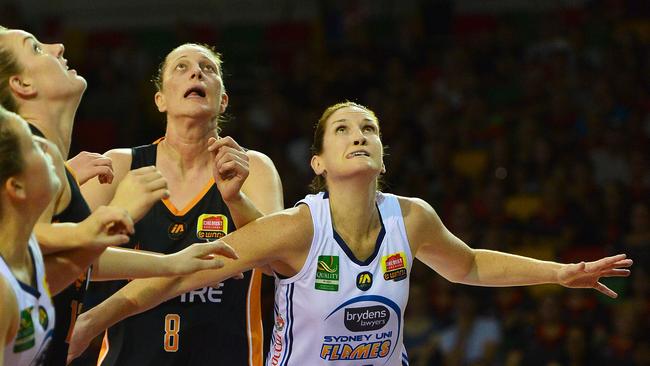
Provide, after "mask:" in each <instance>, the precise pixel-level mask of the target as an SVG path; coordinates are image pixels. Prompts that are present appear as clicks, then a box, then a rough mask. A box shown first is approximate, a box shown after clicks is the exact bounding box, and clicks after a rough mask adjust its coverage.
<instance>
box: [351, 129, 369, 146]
mask: <svg viewBox="0 0 650 366" xmlns="http://www.w3.org/2000/svg"><path fill="white" fill-rule="evenodd" d="M367 143H368V138H366V135H364V134H363V132H362V131H361V130H359V133H357V134H356V136H354V145H361V146H365V145H366V144H367Z"/></svg>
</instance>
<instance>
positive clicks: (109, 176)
mask: <svg viewBox="0 0 650 366" xmlns="http://www.w3.org/2000/svg"><path fill="white" fill-rule="evenodd" d="M93 176H97V179H99V183H101V184H106V183H108V184H110V183H112V182H113V176H114V175H113V169H112V168H111V167H108V166H97V167H95V169H94V172H93Z"/></svg>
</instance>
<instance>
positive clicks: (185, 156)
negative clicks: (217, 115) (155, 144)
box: [161, 118, 217, 171]
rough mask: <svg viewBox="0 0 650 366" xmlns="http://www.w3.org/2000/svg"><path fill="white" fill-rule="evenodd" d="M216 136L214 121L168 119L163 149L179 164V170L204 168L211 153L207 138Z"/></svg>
mask: <svg viewBox="0 0 650 366" xmlns="http://www.w3.org/2000/svg"><path fill="white" fill-rule="evenodd" d="M210 137H217V124H216V122H211V123H205V121H197V120H196V119H192V118H183V119H175V120H174V121H172V120H170V119H168V121H167V132H166V134H165V139H164V140H163V141H162V142H161V144H162V145H161V146H162V147H163V151H164V153H166V154H169V155H171V156H172V157H173V158H174V159H173V161H177V162H178V163H179V165H180V168H181V171H188V170H191V169H192V168H194V167H199V168H200V169H204V168H205V166H206V164H209V162H210V160H211V158H212V155H211V154H210V152H208V139H209V138H210Z"/></svg>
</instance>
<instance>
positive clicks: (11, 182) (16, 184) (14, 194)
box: [5, 177, 27, 200]
mask: <svg viewBox="0 0 650 366" xmlns="http://www.w3.org/2000/svg"><path fill="white" fill-rule="evenodd" d="M5 189H6V190H7V194H8V195H9V197H10V198H11V199H14V200H24V199H25V198H27V192H25V185H24V184H23V182H22V181H21V180H20V179H18V178H16V177H10V178H9V179H7V181H6V182H5Z"/></svg>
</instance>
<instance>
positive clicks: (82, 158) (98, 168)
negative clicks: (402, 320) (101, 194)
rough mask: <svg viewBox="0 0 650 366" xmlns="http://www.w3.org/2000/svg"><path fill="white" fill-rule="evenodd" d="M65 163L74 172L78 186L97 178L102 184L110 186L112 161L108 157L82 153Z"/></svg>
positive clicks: (86, 152)
mask: <svg viewBox="0 0 650 366" xmlns="http://www.w3.org/2000/svg"><path fill="white" fill-rule="evenodd" d="M67 163H68V166H69V167H70V168H71V169H72V170H73V171H74V173H75V177H76V178H77V180H78V181H79V185H82V184H84V183H86V182H87V181H89V180H90V179H92V178H94V177H97V179H99V183H102V184H104V183H108V184H110V183H111V182H112V181H113V161H112V160H111V158H109V157H108V156H105V155H102V154H98V153H92V152H88V151H82V152H80V153H79V154H77V155H76V156H75V157H73V158H72V159H70V160H68V161H67Z"/></svg>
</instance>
